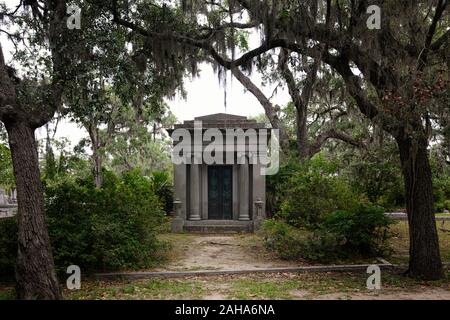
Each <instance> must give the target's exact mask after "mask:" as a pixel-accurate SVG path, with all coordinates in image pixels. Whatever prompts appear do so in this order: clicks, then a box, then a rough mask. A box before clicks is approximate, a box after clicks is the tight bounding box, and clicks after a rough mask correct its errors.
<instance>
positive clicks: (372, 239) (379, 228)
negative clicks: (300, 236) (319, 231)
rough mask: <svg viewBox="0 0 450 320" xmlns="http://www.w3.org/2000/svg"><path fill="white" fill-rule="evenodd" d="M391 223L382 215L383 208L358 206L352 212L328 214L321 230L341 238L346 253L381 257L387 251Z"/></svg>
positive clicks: (390, 220) (391, 221)
mask: <svg viewBox="0 0 450 320" xmlns="http://www.w3.org/2000/svg"><path fill="white" fill-rule="evenodd" d="M393 222H394V221H393V220H392V219H390V218H389V217H387V216H386V215H385V214H384V209H383V208H381V207H377V206H373V205H360V206H358V207H357V208H356V209H354V210H352V211H335V212H333V213H330V214H329V215H327V216H326V218H325V220H324V223H323V228H324V229H325V230H327V231H329V232H332V233H334V234H337V235H339V236H341V237H343V238H344V239H345V243H344V247H345V248H346V249H347V251H349V252H355V253H359V254H361V255H366V256H373V255H378V254H380V255H382V254H384V253H385V252H386V250H387V249H388V247H387V240H388V239H389V237H390V236H391V234H390V232H389V226H390V225H391V224H392V223H393Z"/></svg>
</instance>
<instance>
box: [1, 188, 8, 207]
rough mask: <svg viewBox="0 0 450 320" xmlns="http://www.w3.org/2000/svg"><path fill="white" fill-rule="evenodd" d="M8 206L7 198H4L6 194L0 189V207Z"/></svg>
mask: <svg viewBox="0 0 450 320" xmlns="http://www.w3.org/2000/svg"><path fill="white" fill-rule="evenodd" d="M7 204H9V201H8V197H7V196H6V192H5V190H3V189H0V206H2V205H7Z"/></svg>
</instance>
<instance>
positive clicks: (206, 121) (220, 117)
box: [174, 113, 265, 129]
mask: <svg viewBox="0 0 450 320" xmlns="http://www.w3.org/2000/svg"><path fill="white" fill-rule="evenodd" d="M194 121H201V122H202V127H203V128H218V129H226V128H242V129H250V128H253V129H263V128H265V124H264V123H258V122H256V120H254V119H247V117H244V116H238V115H234V114H228V113H214V114H209V115H204V116H200V117H195V118H194V120H186V121H184V122H183V123H182V124H175V126H174V129H178V128H185V129H193V128H194Z"/></svg>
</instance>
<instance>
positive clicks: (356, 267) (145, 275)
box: [93, 263, 402, 280]
mask: <svg viewBox="0 0 450 320" xmlns="http://www.w3.org/2000/svg"><path fill="white" fill-rule="evenodd" d="M377 265H378V266H379V267H380V268H381V269H396V268H402V266H396V265H392V264H390V263H381V264H377ZM368 266H370V264H353V265H330V266H305V267H288V268H258V269H245V270H199V271H161V272H145V271H143V272H111V273H96V274H94V275H93V276H94V278H96V279H97V280H105V279H108V280H112V279H124V280H137V279H150V278H158V277H159V278H182V277H196V276H220V275H234V274H250V273H289V272H291V273H305V272H333V271H340V272H345V271H366V270H367V267H368Z"/></svg>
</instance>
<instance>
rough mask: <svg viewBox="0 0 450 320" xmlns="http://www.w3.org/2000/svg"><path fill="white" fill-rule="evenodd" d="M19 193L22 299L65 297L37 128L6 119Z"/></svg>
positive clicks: (18, 271) (19, 294)
mask: <svg viewBox="0 0 450 320" xmlns="http://www.w3.org/2000/svg"><path fill="white" fill-rule="evenodd" d="M5 125H6V129H7V131H8V137H9V145H10V147H11V155H12V160H13V166H14V175H15V177H16V184H17V197H18V206H19V207H18V254H17V265H16V283H17V285H16V291H17V297H18V299H61V298H62V293H61V288H60V287H59V284H58V280H57V277H56V273H55V268H54V262H53V255H52V251H51V245H50V240H49V236H48V231H47V225H46V221H45V212H44V196H43V187H42V183H41V177H40V172H39V160H38V153H37V147H36V140H35V137H34V129H32V128H31V127H30V126H29V125H28V124H26V123H21V122H12V123H5Z"/></svg>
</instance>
